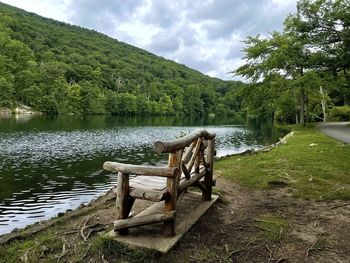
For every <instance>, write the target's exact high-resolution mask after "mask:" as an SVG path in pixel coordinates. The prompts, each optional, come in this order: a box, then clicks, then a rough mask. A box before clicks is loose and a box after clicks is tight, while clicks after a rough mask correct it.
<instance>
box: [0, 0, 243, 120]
mask: <svg viewBox="0 0 350 263" xmlns="http://www.w3.org/2000/svg"><path fill="white" fill-rule="evenodd" d="M237 85H241V83H239V82H225V81H222V80H219V79H215V78H211V77H209V76H206V75H203V74H201V73H200V72H198V71H195V70H193V69H190V68H188V67H186V66H184V65H180V64H177V63H175V62H173V61H170V60H166V59H164V58H161V57H158V56H156V55H153V54H151V53H149V52H147V51H145V50H142V49H139V48H136V47H133V46H131V45H128V44H125V43H123V42H120V41H117V40H115V39H113V38H110V37H108V36H106V35H103V34H101V33H98V32H96V31H92V30H87V29H84V28H81V27H78V26H71V25H68V24H66V23H62V22H58V21H55V20H52V19H47V18H43V17H40V16H38V15H35V14H32V13H28V12H25V11H23V10H21V9H18V8H14V7H11V6H9V5H5V4H2V3H0V107H9V108H11V107H15V106H16V105H17V104H25V105H28V106H31V107H33V108H34V109H37V110H40V111H42V112H45V113H48V114H70V113H75V114H104V113H107V114H110V113H111V114H177V113H185V114H202V113H210V112H214V113H223V112H228V111H229V108H230V105H229V103H230V102H229V101H227V100H226V101H225V99H224V98H223V95H225V94H226V93H227V92H229V91H230V90H232V89H234V88H235V86H237Z"/></svg>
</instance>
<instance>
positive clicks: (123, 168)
mask: <svg viewBox="0 0 350 263" xmlns="http://www.w3.org/2000/svg"><path fill="white" fill-rule="evenodd" d="M103 169H104V170H106V171H109V172H122V173H126V174H133V175H146V176H161V177H174V176H175V175H176V174H177V172H178V171H177V169H178V168H177V167H153V166H141V165H132V164H124V163H118V162H105V163H104V164H103Z"/></svg>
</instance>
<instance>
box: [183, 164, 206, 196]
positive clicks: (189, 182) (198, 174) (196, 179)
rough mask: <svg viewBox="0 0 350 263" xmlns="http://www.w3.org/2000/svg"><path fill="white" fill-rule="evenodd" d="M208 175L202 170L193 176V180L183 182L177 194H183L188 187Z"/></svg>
mask: <svg viewBox="0 0 350 263" xmlns="http://www.w3.org/2000/svg"><path fill="white" fill-rule="evenodd" d="M205 174H206V169H205V168H202V169H201V170H200V171H199V173H194V174H192V176H191V178H190V179H188V180H183V181H182V182H181V183H180V185H179V187H178V188H177V192H178V193H181V192H182V191H184V190H186V188H187V187H189V186H191V185H193V184H194V183H195V182H196V181H198V180H200V179H201V178H202V177H203V176H205Z"/></svg>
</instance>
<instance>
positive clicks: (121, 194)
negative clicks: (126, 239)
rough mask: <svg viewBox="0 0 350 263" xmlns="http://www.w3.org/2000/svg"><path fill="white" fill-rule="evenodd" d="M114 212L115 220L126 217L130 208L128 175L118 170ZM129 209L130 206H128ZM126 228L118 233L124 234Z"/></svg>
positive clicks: (126, 231)
mask: <svg viewBox="0 0 350 263" xmlns="http://www.w3.org/2000/svg"><path fill="white" fill-rule="evenodd" d="M116 195H117V198H116V212H117V217H116V218H117V220H118V219H125V218H127V217H128V215H129V212H130V210H129V209H128V196H129V175H128V174H124V173H121V172H119V173H118V182H117V191H116ZM130 209H131V208H130ZM127 233H128V230H127V229H126V230H121V231H120V232H119V234H121V235H126V234H127Z"/></svg>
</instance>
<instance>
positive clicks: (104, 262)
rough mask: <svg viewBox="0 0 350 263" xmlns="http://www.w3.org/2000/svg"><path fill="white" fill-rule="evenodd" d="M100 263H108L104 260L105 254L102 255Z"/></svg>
mask: <svg viewBox="0 0 350 263" xmlns="http://www.w3.org/2000/svg"><path fill="white" fill-rule="evenodd" d="M102 262H103V263H109V262H108V261H107V260H105V254H102Z"/></svg>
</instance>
